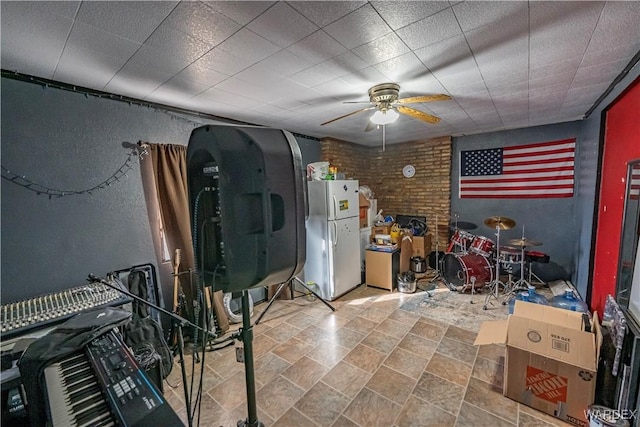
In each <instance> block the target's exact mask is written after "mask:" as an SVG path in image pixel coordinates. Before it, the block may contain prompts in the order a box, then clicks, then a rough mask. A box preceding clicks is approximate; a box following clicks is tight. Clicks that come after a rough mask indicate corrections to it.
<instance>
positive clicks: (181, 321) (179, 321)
mask: <svg viewBox="0 0 640 427" xmlns="http://www.w3.org/2000/svg"><path fill="white" fill-rule="evenodd" d="M87 280H88V281H89V282H100V283H102V284H103V285H105V286H108V287H110V288H111V289H114V290H116V291H118V292H120V293H122V294H124V295H126V296H128V297H129V298H132V299H134V300H136V301H138V302H141V303H143V304H144V305H146V306H147V307H150V308H152V309H154V310H158V311H159V312H161V313H163V314H165V315H167V316H169V317H170V318H171V319H173V321H174V322H176V325H178V351H179V354H180V367H181V370H182V388H183V389H184V401H185V405H186V408H187V421H188V422H189V427H193V417H192V415H191V400H190V397H189V391H188V390H187V370H186V368H185V362H184V337H183V335H182V328H183V327H184V326H187V325H188V326H191V327H193V328H196V329H197V330H201V331H202V332H203V333H206V334H208V335H210V336H211V335H213V338H216V336H215V334H212V333H211V332H209V331H205V330H203V329H202V328H200V327H199V326H197V325H196V324H194V323H191V322H190V321H188V320H187V319H185V318H184V317H181V316H178V315H177V314H175V313H172V312H170V311H169V310H166V309H164V308H162V307H158V306H157V305H155V304H153V303H150V302H149V301H147V300H145V299H143V298H140V297H139V296H137V295H134V294H132V293H131V292H129V291H125V290H124V289H122V288H120V287H119V286H116V285H114V284H113V283H110V282H108V281H107V280H104V279H103V278H100V277H96V276H95V275H93V274H89V278H88V279H87Z"/></svg>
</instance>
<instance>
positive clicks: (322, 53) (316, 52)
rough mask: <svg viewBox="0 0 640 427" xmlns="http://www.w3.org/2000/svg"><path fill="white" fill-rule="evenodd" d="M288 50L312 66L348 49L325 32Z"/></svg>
mask: <svg viewBox="0 0 640 427" xmlns="http://www.w3.org/2000/svg"><path fill="white" fill-rule="evenodd" d="M287 50H288V51H289V52H291V53H293V54H294V55H296V56H298V57H300V58H302V59H304V60H305V61H307V62H308V63H310V64H318V63H320V62H323V61H326V60H327V59H329V58H332V57H334V56H337V55H340V54H342V53H344V52H345V51H346V50H347V49H346V48H345V47H344V46H342V45H341V44H340V43H338V42H337V41H335V40H334V39H333V38H332V37H331V36H329V35H328V34H327V33H325V32H324V31H323V30H319V31H316V32H315V33H313V34H311V35H310V36H309V37H306V38H304V39H302V40H300V41H299V42H297V43H295V44H293V45H291V46H289V47H288V48H287Z"/></svg>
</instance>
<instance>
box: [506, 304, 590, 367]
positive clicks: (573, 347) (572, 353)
mask: <svg viewBox="0 0 640 427" xmlns="http://www.w3.org/2000/svg"><path fill="white" fill-rule="evenodd" d="M532 305H533V304H532ZM507 345H508V346H512V347H516V348H519V349H522V350H526V351H528V352H530V353H534V354H538V355H540V356H544V357H548V358H550V359H554V360H558V361H561V362H563V363H567V364H569V365H573V366H578V367H580V368H583V369H587V370H590V371H595V370H596V368H597V365H598V359H597V357H596V356H597V351H596V350H597V349H596V334H594V333H591V332H585V331H582V330H580V329H575V328H569V327H565V326H562V325H557V324H553V323H549V322H545V321H542V320H536V319H530V318H527V317H523V316H516V315H515V310H514V315H513V316H511V317H510V318H509V328H508V331H507Z"/></svg>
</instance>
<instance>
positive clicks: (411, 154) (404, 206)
mask: <svg viewBox="0 0 640 427" xmlns="http://www.w3.org/2000/svg"><path fill="white" fill-rule="evenodd" d="M321 152H322V160H323V161H328V162H329V163H330V164H331V166H336V167H337V168H338V172H344V173H345V174H346V176H347V178H353V179H357V180H358V181H360V185H368V186H369V187H370V188H371V190H373V192H374V193H375V196H376V198H377V199H378V209H382V210H383V215H393V216H394V217H395V216H396V215H398V214H408V215H412V214H416V215H423V216H426V217H427V222H428V225H429V229H430V232H431V233H432V234H434V235H435V228H436V227H435V216H436V214H437V215H438V217H439V218H438V223H439V224H441V225H445V224H448V223H449V222H450V221H451V219H450V218H449V215H450V205H451V138H450V137H442V138H434V139H429V140H424V141H415V142H408V143H404V144H391V145H387V147H386V151H384V152H383V151H382V150H381V148H380V147H373V148H369V147H363V146H360V145H356V144H353V143H350V142H345V141H339V140H335V139H329V138H325V139H323V140H322V141H321ZM407 164H411V165H413V166H414V167H415V169H416V173H415V175H414V176H413V178H405V177H404V176H402V168H403V167H404V166H405V165H407ZM441 228H443V229H441V230H439V238H440V250H443V247H445V246H446V242H447V241H448V239H449V236H448V234H449V233H448V230H447V228H446V227H441ZM434 237H435V236H434ZM433 243H434V245H435V238H434V239H433Z"/></svg>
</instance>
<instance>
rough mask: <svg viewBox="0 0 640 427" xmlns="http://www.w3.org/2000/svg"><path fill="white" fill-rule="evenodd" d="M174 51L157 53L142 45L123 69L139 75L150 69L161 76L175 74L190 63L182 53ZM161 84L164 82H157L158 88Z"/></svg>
mask: <svg viewBox="0 0 640 427" xmlns="http://www.w3.org/2000/svg"><path fill="white" fill-rule="evenodd" d="M175 49H176V50H174V51H167V50H163V51H159V50H156V49H153V48H151V47H148V46H146V45H144V46H142V47H141V48H140V49H138V51H137V52H136V53H135V54H134V55H133V56H132V57H131V58H130V59H129V61H127V63H126V65H125V68H127V69H129V70H131V71H135V72H137V73H139V74H141V75H144V74H145V73H146V72H147V70H150V69H153V70H156V71H158V72H159V73H162V74H171V75H174V74H177V73H178V72H180V71H181V70H183V69H184V68H186V67H187V66H188V65H189V64H191V61H190V60H188V59H185V58H184V57H183V56H182V52H178V51H177V50H178V49H177V48H175ZM162 83H164V81H162V82H158V86H159V85H160V84H162Z"/></svg>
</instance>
